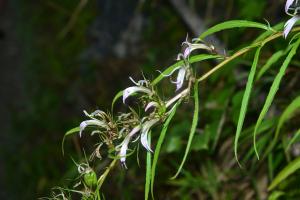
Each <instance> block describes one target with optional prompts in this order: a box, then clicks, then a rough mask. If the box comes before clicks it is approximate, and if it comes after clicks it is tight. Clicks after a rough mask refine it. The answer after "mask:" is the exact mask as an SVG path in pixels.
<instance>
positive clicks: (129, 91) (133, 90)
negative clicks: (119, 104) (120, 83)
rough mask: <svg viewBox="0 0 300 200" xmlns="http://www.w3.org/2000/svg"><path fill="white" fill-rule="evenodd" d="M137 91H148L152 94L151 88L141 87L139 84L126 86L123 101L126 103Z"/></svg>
mask: <svg viewBox="0 0 300 200" xmlns="http://www.w3.org/2000/svg"><path fill="white" fill-rule="evenodd" d="M136 92H142V93H147V94H151V90H149V89H148V88H145V87H139V86H132V87H129V88H126V89H125V90H124V92H123V103H124V104H125V101H126V99H127V98H128V97H129V96H131V95H132V94H134V93H136Z"/></svg>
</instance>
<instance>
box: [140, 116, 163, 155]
mask: <svg viewBox="0 0 300 200" xmlns="http://www.w3.org/2000/svg"><path fill="white" fill-rule="evenodd" d="M158 121H159V120H158V119H152V120H150V121H147V122H145V123H144V124H143V125H142V133H141V143H142V145H143V146H144V147H145V149H147V151H150V152H152V150H151V147H150V145H149V143H148V133H149V130H150V128H151V127H152V126H153V125H154V124H156V123H157V122H158Z"/></svg>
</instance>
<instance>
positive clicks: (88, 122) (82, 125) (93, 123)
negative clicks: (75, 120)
mask: <svg viewBox="0 0 300 200" xmlns="http://www.w3.org/2000/svg"><path fill="white" fill-rule="evenodd" d="M87 126H99V127H101V128H107V125H106V123H104V122H102V121H99V120H96V119H91V120H85V121H83V122H81V123H80V126H79V127H80V131H79V136H80V137H81V134H82V131H83V130H84V129H85V128H86V127H87Z"/></svg>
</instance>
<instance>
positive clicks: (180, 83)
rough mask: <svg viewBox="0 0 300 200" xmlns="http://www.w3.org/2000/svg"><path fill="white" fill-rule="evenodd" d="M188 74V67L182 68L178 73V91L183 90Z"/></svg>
mask: <svg viewBox="0 0 300 200" xmlns="http://www.w3.org/2000/svg"><path fill="white" fill-rule="evenodd" d="M186 72H187V67H182V68H180V69H179V71H178V75H177V79H176V82H175V83H176V91H177V90H179V89H180V88H182V86H183V83H184V80H185V75H186Z"/></svg>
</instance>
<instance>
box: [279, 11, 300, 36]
mask: <svg viewBox="0 0 300 200" xmlns="http://www.w3.org/2000/svg"><path fill="white" fill-rule="evenodd" d="M298 20H300V16H294V17H292V18H291V19H289V20H288V21H287V22H286V23H285V25H284V31H283V36H284V38H287V36H288V34H289V33H290V31H291V30H292V28H293V26H294V25H295V23H296V22H297V21H298Z"/></svg>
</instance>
